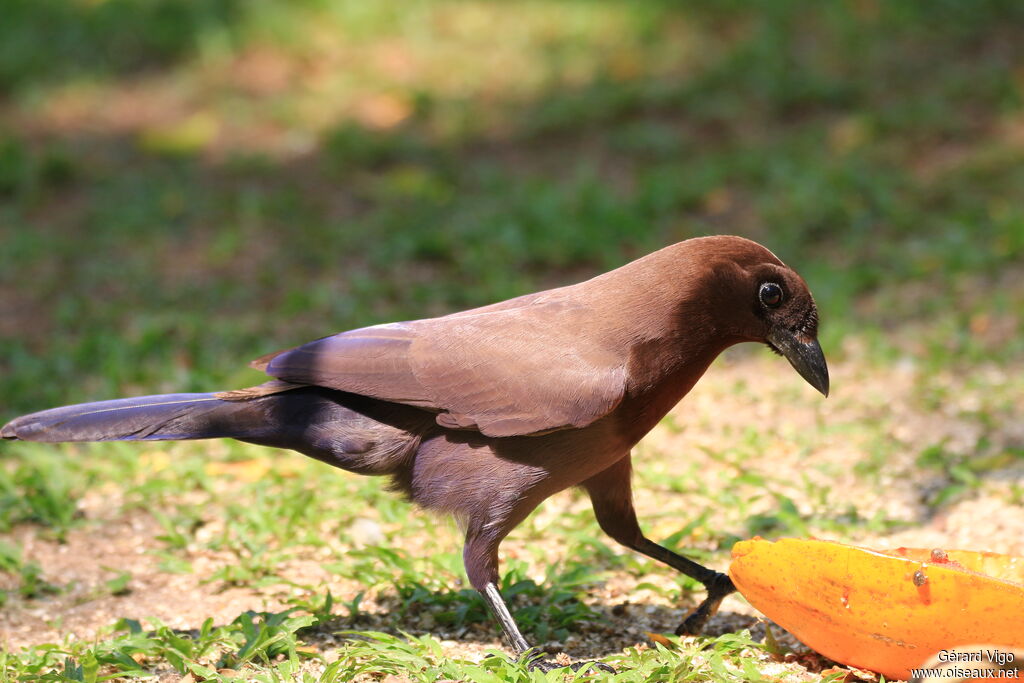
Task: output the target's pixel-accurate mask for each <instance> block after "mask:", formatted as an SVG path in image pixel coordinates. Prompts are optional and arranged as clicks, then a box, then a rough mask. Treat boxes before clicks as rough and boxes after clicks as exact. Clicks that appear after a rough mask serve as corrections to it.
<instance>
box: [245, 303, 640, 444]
mask: <svg viewBox="0 0 1024 683" xmlns="http://www.w3.org/2000/svg"><path fill="white" fill-rule="evenodd" d="M590 317H591V316H590V311H589V310H588V309H586V308H585V307H583V306H580V305H577V304H572V303H566V302H565V301H564V300H563V301H558V300H554V301H552V300H547V301H545V300H539V301H538V300H536V299H532V298H531V299H530V300H527V301H525V302H524V303H523V305H521V306H514V307H511V308H505V309H502V308H497V309H494V308H485V309H481V310H480V312H467V313H458V314H454V315H451V316H446V317H443V318H432V319H428V320H417V321H412V322H405V323H391V324H387V325H377V326H374V327H366V328H362V329H358V330H352V331H351V332H343V333H341V334H337V335H334V336H331V337H325V338H323V339H318V340H316V341H313V342H310V343H308V344H304V345H303V346H299V347H296V348H294V349H291V350H288V351H283V352H280V353H278V354H271V356H265V357H264V358H262V359H260V360H258V361H256V362H255V363H254V365H255V366H256V367H258V368H261V369H264V370H265V371H266V372H267V374H269V375H271V376H272V377H276V378H278V379H281V380H285V381H288V382H296V383H302V384H315V385H318V386H323V387H329V388H332V389H339V390H341V391H348V392H352V393H356V394H362V395H365V396H372V397H374V398H379V399H382V400H385V401H393V402H395V403H404V404H408V405H414V406H419V407H422V408H426V409H429V410H435V411H437V412H438V416H437V422H438V423H439V424H441V425H442V426H445V427H451V428H456V429H477V430H479V431H480V432H482V433H483V434H485V435H487V436H517V435H527V434H539V433H544V432H550V431H554V430H558V429H565V428H569V427H584V426H586V425H588V424H590V423H592V422H594V421H595V420H597V419H598V418H600V417H603V416H604V415H607V414H608V413H609V412H611V411H612V409H614V408H615V406H617V405H618V404H619V402H620V401H621V400H622V397H623V395H624V393H625V384H626V370H625V357H624V355H623V354H622V353H621V352H616V351H615V350H614V349H609V348H606V347H603V346H602V344H601V340H600V339H595V338H593V337H592V336H589V335H586V334H579V332H580V330H582V329H585V328H586V324H585V323H586V322H587V321H588V319H589V318H590Z"/></svg>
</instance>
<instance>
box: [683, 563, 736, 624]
mask: <svg viewBox="0 0 1024 683" xmlns="http://www.w3.org/2000/svg"><path fill="white" fill-rule="evenodd" d="M704 585H705V586H707V589H708V595H707V597H706V598H704V602H702V603H700V604H699V605H697V609H695V610H693V611H692V612H690V614H689V615H687V617H686V619H684V620H683V623H681V624H679V628H677V629H676V635H677V636H696V635H699V634H700V633H701V632H702V631H703V630H704V627H705V626H707V625H708V621H710V619H711V617H712V616H714V614H715V612H717V611H718V606H719V605H721V604H722V599H723V598H725V596H727V595H729V593H733V592H735V590H736V586H735V585H734V584H733V582H732V579H730V578H729V576H728V575H727V574H722V573H721V572H716V573H715V576H714V577H713V578H712V579H711V580H710V581H708V582H707V583H706V584H704Z"/></svg>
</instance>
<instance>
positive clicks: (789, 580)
mask: <svg viewBox="0 0 1024 683" xmlns="http://www.w3.org/2000/svg"><path fill="white" fill-rule="evenodd" d="M732 557H733V559H732V565H731V566H730V568H729V576H730V577H731V578H732V580H733V583H734V584H736V588H737V589H738V590H739V592H740V593H741V594H742V595H743V597H745V598H746V599H747V600H748V601H749V602H750V604H751V605H753V606H754V607H756V608H757V609H758V610H760V611H761V612H763V613H764V614H765V615H766V616H767V617H768V618H770V619H771V620H772V621H774V622H776V623H777V624H779V625H780V626H782V627H783V628H785V629H786V630H787V631H789V632H790V633H792V634H793V635H795V636H796V637H797V638H799V639H800V641H801V642H803V643H804V644H805V645H807V646H808V647H810V648H812V649H813V650H816V651H817V652H819V653H821V654H823V655H825V656H826V657H829V658H831V659H834V660H835V661H837V662H841V663H843V664H848V665H851V666H856V667H859V668H863V669H870V670H872V671H877V672H878V673H881V674H884V675H885V677H886V678H889V679H897V678H898V679H906V678H909V677H910V670H911V669H913V668H916V667H918V666H920V665H921V664H922V663H924V662H925V661H927V660H928V659H930V658H931V657H932V656H934V655H935V654H936V653H937V652H939V651H940V650H953V649H955V648H957V647H958V646H959V647H960V651H961V652H981V653H982V654H981V656H982V657H985V655H986V653H985V651H984V649H983V648H979V647H978V646H974V644H976V643H984V644H985V646H984V648H987V649H989V650H993V649H998V648H1000V647H1002V648H1003V650H1006V649H1008V648H1012V647H1021V646H1024V558H1017V557H1010V556H1006V555H997V554H995V553H983V552H972V551H957V550H950V551H941V550H922V549H915V548H900V549H898V550H894V551H876V550H869V549H867V548H858V547H855V546H849V545H843V544H840V543H832V542H828V541H819V540H816V539H795V538H784V539H780V540H778V541H775V542H772V541H766V540H764V539H762V538H754V539H752V540H749V541H740V542H739V543H737V544H736V545H735V546H733V549H732ZM982 571H984V572H986V573H984V574H983V573H980V572H982ZM990 574H991V575H990ZM994 577H998V578H994ZM968 646H973V647H968ZM961 664H962V665H963V666H964V667H971V666H972V664H971V663H970V662H961Z"/></svg>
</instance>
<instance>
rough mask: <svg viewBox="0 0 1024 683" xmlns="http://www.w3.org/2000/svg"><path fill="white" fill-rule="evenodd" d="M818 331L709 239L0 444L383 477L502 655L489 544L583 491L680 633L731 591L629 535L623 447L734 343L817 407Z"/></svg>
mask: <svg viewBox="0 0 1024 683" xmlns="http://www.w3.org/2000/svg"><path fill="white" fill-rule="evenodd" d="M817 320H818V319H817V311H816V308H815V305H814V301H813V299H812V298H811V295H810V292H809V291H808V289H807V286H806V284H805V283H804V281H803V280H802V279H801V278H800V276H799V275H797V273H796V272H794V271H793V270H791V269H789V268H788V267H786V266H785V265H784V264H783V263H782V262H781V261H779V259H778V258H776V257H775V256H774V255H773V254H772V253H771V252H769V251H768V250H767V249H765V248H764V247H762V246H760V245H758V244H756V243H754V242H751V241H749V240H745V239H742V238H739V237H725V236H720V237H705V238H698V239H692V240H688V241H686V242H680V243H679V244H675V245H672V246H670V247H666V248H665V249H662V250H660V251H657V252H655V253H653V254H650V255H648V256H645V257H644V258H641V259H639V260H636V261H633V262H632V263H629V264H626V265H625V266H623V267H621V268H618V269H617V270H613V271H611V272H609V273H605V274H604V275H600V276H598V277H595V278H593V279H591V280H587V281H586V282H581V283H579V284H576V285H570V286H568V287H560V288H557V289H551V290H547V291H544V292H538V293H535V294H528V295H526V296H522V297H518V298H516V299H511V300H509V301H503V302H500V303H496V304H492V305H490V306H484V307H482V308H477V309H473V310H469V311H464V312H460V313H454V314H452V315H448V316H444V317H440V318H431V319H427V320H416V321H411V322H401V323H392V324H388V325H377V326H374V327H367V328H363V329H358V330H353V331H350V332H343V333H341V334H337V335H334V336H330V337H324V338H323V339H319V340H316V341H313V342H310V343H308V344H304V345H302V346H298V347H296V348H293V349H290V350H286V351H281V352H278V353H274V354H270V355H268V356H264V357H263V358H261V359H259V360H258V361H256V362H255V363H254V365H255V366H256V367H258V368H260V369H262V370H265V371H266V373H267V374H268V375H270V376H271V377H272V378H273V379H272V380H271V381H270V382H268V383H266V384H263V385H260V386H259V387H253V388H251V389H243V390H236V391H230V392H222V393H217V394H172V395H165V396H152V397H144V398H140V399H121V400H118V401H105V402H100V403H90V404H84V405H80V406H67V407H63V408H56V409H52V410H47V411H43V412H40V413H34V414H32V415H27V416H24V417H20V418H17V419H15V420H13V421H12V422H10V423H9V424H7V425H6V426H4V427H3V429H2V432H0V433H2V436H3V437H4V438H8V439H23V440H30V441H102V440H115V439H116V440H160V439H189V438H213V437H232V438H236V439H240V440H242V441H248V442H252V443H257V444H263V445H268V446H277V447H282V448H291V449H294V450H297V451H300V452H302V453H304V454H306V455H309V456H311V457H315V458H318V459H320V460H323V461H325V462H328V463H330V464H332V465H335V466H337V467H341V468H343V469H347V470H350V471H354V472H359V473H362V474H386V475H390V476H391V477H392V478H393V480H394V482H395V484H396V486H397V487H398V488H399V489H400V490H402V491H403V492H404V493H405V494H406V495H408V497H409V498H410V499H412V500H413V501H415V502H417V503H418V504H420V505H422V506H423V507H425V508H428V509H432V510H437V511H442V512H448V513H451V514H453V515H455V516H456V517H457V518H459V519H460V520H461V522H462V523H463V524H464V526H465V530H466V544H465V550H464V558H465V565H466V571H467V573H468V575H469V579H470V581H471V583H472V584H473V586H474V587H475V588H476V589H477V590H478V591H480V592H481V594H482V595H483V596H484V598H485V599H486V600H487V602H488V604H489V605H490V607H491V609H492V612H494V614H495V616H496V617H497V618H498V620H499V621H500V622H501V624H502V626H503V627H504V629H505V631H506V635H507V636H508V638H509V642H510V644H511V645H512V647H513V649H514V650H515V651H516V652H517V654H521V653H522V652H524V651H526V650H527V649H528V645H527V643H526V641H525V640H524V639H523V637H522V635H520V633H519V631H518V630H517V629H516V626H515V623H514V622H513V621H512V618H511V616H509V614H508V610H507V609H506V608H505V605H504V602H503V601H502V599H501V597H500V595H499V594H498V592H497V588H496V586H497V583H498V545H499V543H500V542H501V540H502V539H503V538H504V537H505V536H506V534H508V532H509V531H510V530H511V529H512V528H514V527H515V526H516V525H517V524H518V523H519V522H521V521H522V520H523V519H524V518H525V517H526V516H527V515H528V514H529V513H530V512H531V511H532V510H533V509H534V508H535V507H536V506H537V505H538V504H539V503H540V502H541V501H543V500H544V499H545V498H547V497H548V496H550V495H551V494H553V493H555V492H557V491H560V490H562V489H565V488H568V487H570V486H580V487H582V488H583V489H585V490H586V491H587V492H588V493H589V495H590V497H591V499H592V501H593V505H594V511H595V514H596V516H597V519H598V522H599V523H600V525H601V527H602V529H604V530H605V531H606V532H607V533H608V534H609V535H611V536H612V537H613V538H614V539H615V540H617V541H619V542H620V543H623V544H624V545H626V546H628V547H630V548H633V549H635V550H637V551H639V552H641V553H644V554H646V555H649V556H651V557H654V558H656V559H658V560H661V561H663V562H665V563H667V564H669V565H670V566H672V567H674V568H676V569H678V570H680V571H682V572H684V573H686V574H687V575H689V576H691V577H693V578H695V579H697V580H698V581H700V582H702V583H704V584H705V585H707V587H708V598H707V600H705V602H704V603H702V605H701V606H700V607H699V608H698V609H697V611H696V612H695V613H693V614H692V615H691V616H690V617H689V618H688V620H687V621H686V622H684V624H683V625H681V626H680V629H679V631H680V632H694V631H697V630H699V629H701V628H703V625H704V624H705V623H706V621H707V619H708V618H709V617H710V616H711V614H712V613H713V612H714V610H715V609H716V608H717V606H718V604H719V602H720V601H721V599H722V598H723V597H724V596H725V595H727V594H728V593H729V592H731V591H732V590H734V588H733V586H732V583H731V582H730V581H729V579H728V577H726V576H725V575H723V574H720V573H718V572H714V571H711V570H709V569H706V568H704V567H701V566H700V565H698V564H696V563H694V562H692V561H690V560H687V559H686V558H684V557H682V556H680V555H677V554H675V553H673V552H671V551H669V550H667V549H665V548H662V547H661V546H658V545H656V544H655V543H653V542H651V541H649V540H648V539H646V538H645V537H644V536H643V534H642V532H641V531H640V527H639V525H638V523H637V519H636V514H635V512H634V510H633V504H632V494H631V489H630V471H631V462H630V449H631V448H632V447H633V446H634V445H635V444H636V443H637V442H638V441H639V440H640V439H641V438H642V437H643V436H644V434H646V433H647V432H648V431H650V430H651V428H653V427H654V425H655V424H657V422H658V421H659V420H660V419H661V418H662V417H663V416H664V415H665V414H666V413H667V412H668V411H669V410H670V409H671V408H672V407H673V406H674V405H675V404H676V403H677V402H678V401H679V400H680V399H681V398H682V397H683V396H685V395H686V393H687V392H688V391H689V390H690V389H691V388H692V387H693V385H694V384H695V383H696V382H697V380H698V379H700V377H701V375H703V374H704V371H705V370H706V369H707V367H708V365H710V363H711V362H712V361H713V360H714V358H715V357H716V356H718V354H719V353H721V352H722V351H723V350H724V349H725V348H727V347H729V346H731V345H733V344H737V343H739V342H745V341H753V342H762V343H766V344H768V345H769V346H770V347H771V348H772V349H774V350H775V351H777V352H778V353H780V354H782V355H784V356H785V357H786V358H787V359H788V360H789V361H790V363H791V364H792V365H793V367H794V368H796V369H797V371H799V372H800V374H801V375H802V376H803V377H804V378H805V379H806V380H807V381H808V382H809V383H811V384H812V385H813V386H814V387H815V388H817V389H818V390H820V391H821V392H822V393H824V394H826V395H827V393H828V371H827V368H826V365H825V359H824V356H823V355H822V353H821V348H820V346H819V345H818V342H817V339H816V335H817ZM539 665H540V666H543V664H539Z"/></svg>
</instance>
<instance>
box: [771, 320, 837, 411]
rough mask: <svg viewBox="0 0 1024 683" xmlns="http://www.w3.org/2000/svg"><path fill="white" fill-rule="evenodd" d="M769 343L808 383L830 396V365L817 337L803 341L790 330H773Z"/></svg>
mask: <svg viewBox="0 0 1024 683" xmlns="http://www.w3.org/2000/svg"><path fill="white" fill-rule="evenodd" d="M768 343H769V344H771V346H772V348H774V349H775V350H776V351H778V352H779V353H781V354H782V355H783V356H785V357H786V360H788V361H789V364H790V365H792V366H793V369H795V370H796V371H797V372H799V373H800V376H801V377H803V378H804V379H805V380H807V383H808V384H810V385H811V386H812V387H814V388H815V389H817V390H818V391H820V392H821V393H822V394H824V395H825V396H828V365H827V364H826V363H825V354H824V353H822V352H821V345H820V344H819V343H818V340H817V339H813V338H812V339H810V340H808V341H803V340H801V339H798V338H797V337H796V335H795V334H794V333H792V332H790V331H789V330H772V331H771V332H769V333H768Z"/></svg>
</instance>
